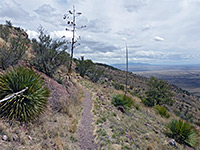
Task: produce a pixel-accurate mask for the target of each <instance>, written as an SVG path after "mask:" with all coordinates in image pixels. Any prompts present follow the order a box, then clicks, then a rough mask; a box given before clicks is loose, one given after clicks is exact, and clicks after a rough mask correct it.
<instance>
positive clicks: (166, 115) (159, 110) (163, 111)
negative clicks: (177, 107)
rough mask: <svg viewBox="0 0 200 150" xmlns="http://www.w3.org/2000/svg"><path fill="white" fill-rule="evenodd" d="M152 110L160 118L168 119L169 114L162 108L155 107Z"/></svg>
mask: <svg viewBox="0 0 200 150" xmlns="http://www.w3.org/2000/svg"><path fill="white" fill-rule="evenodd" d="M154 109H155V111H156V112H157V113H159V114H160V115H161V116H162V117H165V118H169V117H170V114H169V113H168V111H167V109H166V108H165V107H164V106H160V105H156V106H154Z"/></svg>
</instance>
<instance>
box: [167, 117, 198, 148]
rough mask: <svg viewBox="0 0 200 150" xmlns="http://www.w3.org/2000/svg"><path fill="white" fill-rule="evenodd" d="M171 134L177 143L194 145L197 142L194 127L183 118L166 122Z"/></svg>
mask: <svg viewBox="0 0 200 150" xmlns="http://www.w3.org/2000/svg"><path fill="white" fill-rule="evenodd" d="M168 128H169V129H170V132H171V133H170V134H171V136H172V137H173V138H174V139H175V140H176V141H177V142H179V143H183V144H187V145H189V146H192V147H195V145H196V144H197V143H198V134H197V132H196V131H195V129H194V127H193V126H191V125H190V123H188V122H184V121H183V120H172V121H171V122H170V123H169V124H168Z"/></svg>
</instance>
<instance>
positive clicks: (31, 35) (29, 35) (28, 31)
mask: <svg viewBox="0 0 200 150" xmlns="http://www.w3.org/2000/svg"><path fill="white" fill-rule="evenodd" d="M27 34H28V37H29V38H30V39H33V38H35V39H37V38H38V33H37V32H36V31H31V30H27Z"/></svg>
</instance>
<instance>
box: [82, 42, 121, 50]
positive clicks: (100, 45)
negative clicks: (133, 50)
mask: <svg viewBox="0 0 200 150" xmlns="http://www.w3.org/2000/svg"><path fill="white" fill-rule="evenodd" d="M80 42H81V46H80V47H79V48H78V49H79V50H78V52H79V53H96V52H102V53H106V52H113V51H115V50H118V49H119V48H118V47H116V46H114V45H112V44H109V43H105V42H101V41H94V40H81V41H80Z"/></svg>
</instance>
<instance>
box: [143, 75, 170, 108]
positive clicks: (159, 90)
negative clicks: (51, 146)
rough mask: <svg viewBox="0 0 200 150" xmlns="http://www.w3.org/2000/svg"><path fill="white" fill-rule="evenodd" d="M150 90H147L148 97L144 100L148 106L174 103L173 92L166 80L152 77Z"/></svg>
mask: <svg viewBox="0 0 200 150" xmlns="http://www.w3.org/2000/svg"><path fill="white" fill-rule="evenodd" d="M148 85H149V90H148V91H147V92H146V95H147V98H146V99H145V100H143V102H144V104H145V105H147V106H150V107H152V106H155V105H163V104H169V105H171V104H172V103H173V100H172V96H173V94H172V92H171V90H170V86H169V85H168V84H167V82H166V81H163V80H158V79H156V78H155V77H152V78H151V79H150V80H149V82H148Z"/></svg>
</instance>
